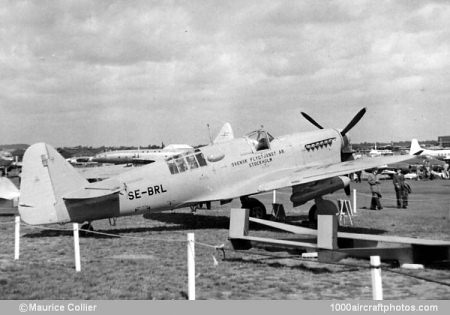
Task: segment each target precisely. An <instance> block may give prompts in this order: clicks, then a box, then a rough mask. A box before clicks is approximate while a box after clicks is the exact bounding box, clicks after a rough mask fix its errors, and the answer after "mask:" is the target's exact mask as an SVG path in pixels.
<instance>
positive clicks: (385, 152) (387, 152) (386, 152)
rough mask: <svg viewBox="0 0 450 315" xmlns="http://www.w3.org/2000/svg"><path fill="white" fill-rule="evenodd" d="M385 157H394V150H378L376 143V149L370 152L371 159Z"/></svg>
mask: <svg viewBox="0 0 450 315" xmlns="http://www.w3.org/2000/svg"><path fill="white" fill-rule="evenodd" d="M383 155H388V156H389V155H394V153H393V152H392V150H389V149H377V144H376V143H375V148H373V149H372V150H370V152H369V156H370V157H376V156H383Z"/></svg>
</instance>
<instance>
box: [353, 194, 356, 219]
mask: <svg viewBox="0 0 450 315" xmlns="http://www.w3.org/2000/svg"><path fill="white" fill-rule="evenodd" d="M353 214H356V189H353Z"/></svg>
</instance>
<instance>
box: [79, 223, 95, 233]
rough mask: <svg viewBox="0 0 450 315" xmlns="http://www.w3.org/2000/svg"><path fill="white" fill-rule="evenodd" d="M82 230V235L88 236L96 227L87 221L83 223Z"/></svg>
mask: <svg viewBox="0 0 450 315" xmlns="http://www.w3.org/2000/svg"><path fill="white" fill-rule="evenodd" d="M80 229H81V230H82V231H80V235H81V236H88V235H91V233H90V232H93V231H94V227H93V226H92V222H87V223H85V224H83V225H82V226H81V228H80Z"/></svg>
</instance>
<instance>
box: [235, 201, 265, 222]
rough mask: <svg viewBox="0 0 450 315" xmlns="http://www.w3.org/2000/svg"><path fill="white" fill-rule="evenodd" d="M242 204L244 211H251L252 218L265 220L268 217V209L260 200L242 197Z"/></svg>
mask: <svg viewBox="0 0 450 315" xmlns="http://www.w3.org/2000/svg"><path fill="white" fill-rule="evenodd" d="M241 204H242V208H243V209H250V216H251V217H252V218H257V219H264V218H265V217H266V214H267V212H266V207H264V204H263V203H262V202H261V201H259V200H258V199H255V198H248V197H241Z"/></svg>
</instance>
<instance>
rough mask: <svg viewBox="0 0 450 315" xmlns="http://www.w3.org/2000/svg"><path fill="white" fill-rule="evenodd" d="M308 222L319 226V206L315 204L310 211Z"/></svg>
mask: <svg viewBox="0 0 450 315" xmlns="http://www.w3.org/2000/svg"><path fill="white" fill-rule="evenodd" d="M308 220H309V222H310V223H313V224H317V205H316V204H314V205H312V207H311V208H310V209H309V213H308Z"/></svg>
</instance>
